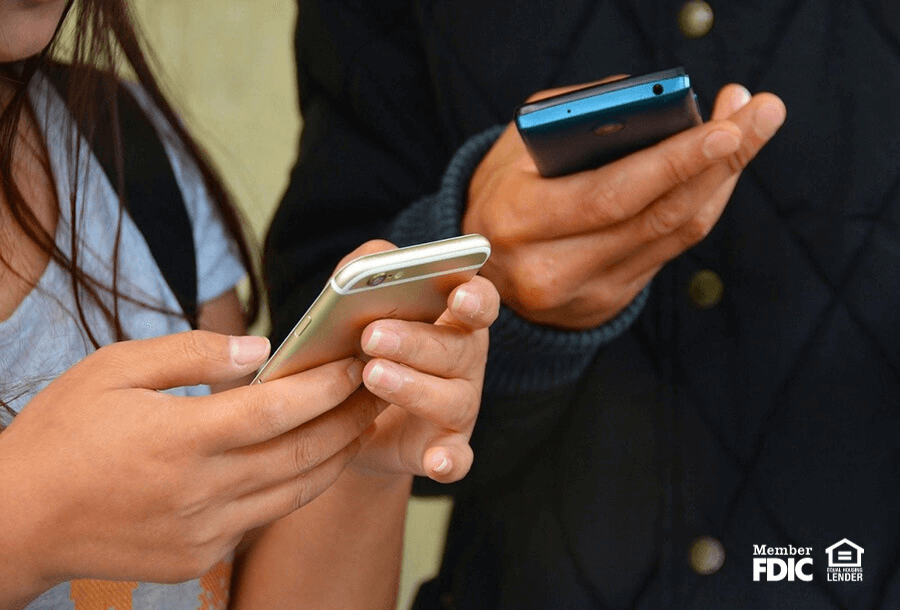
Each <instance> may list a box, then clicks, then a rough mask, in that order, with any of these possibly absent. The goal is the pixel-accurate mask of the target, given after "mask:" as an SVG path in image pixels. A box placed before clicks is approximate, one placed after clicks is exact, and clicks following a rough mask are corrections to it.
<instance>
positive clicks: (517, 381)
mask: <svg viewBox="0 0 900 610" xmlns="http://www.w3.org/2000/svg"><path fill="white" fill-rule="evenodd" d="M502 131H503V126H497V127H493V128H491V129H489V130H487V131H484V132H482V133H480V134H478V135H476V136H473V137H472V138H470V139H469V140H468V141H467V142H466V143H465V144H464V145H463V146H462V147H461V148H460V149H459V150H458V151H457V153H456V154H455V156H454V157H453V159H452V160H451V162H450V164H449V166H448V168H447V171H446V173H445V174H444V177H443V180H442V182H441V188H440V190H439V191H438V192H437V193H435V194H433V195H430V196H428V197H424V198H422V199H420V200H419V201H417V202H416V203H414V204H413V205H411V206H410V207H408V208H407V209H406V210H405V211H403V212H402V213H401V214H400V215H399V216H398V217H397V219H396V220H395V221H394V224H393V226H392V227H391V230H390V235H389V239H391V241H393V242H394V243H395V244H397V245H400V246H402V245H408V244H414V243H420V242H424V241H430V240H434V239H443V238H447V237H453V236H455V235H459V233H460V226H461V223H462V211H463V208H464V206H465V200H466V192H467V190H468V185H469V180H470V178H471V176H472V173H473V172H474V171H475V167H476V166H477V165H478V163H479V162H480V161H481V159H482V158H483V157H484V155H485V154H486V153H487V151H488V150H489V149H490V147H491V146H492V145H493V143H494V141H495V140H496V139H497V138H498V137H499V136H500V133H501V132H502ZM648 294H649V287H648V288H645V289H644V290H643V291H642V292H641V293H639V294H638V296H637V297H636V298H635V299H634V301H632V302H631V303H630V304H629V305H628V306H627V307H626V308H625V309H624V310H623V311H622V312H621V313H619V315H618V316H617V317H615V318H613V319H612V320H610V321H609V322H607V323H605V324H603V325H601V326H599V327H596V328H593V329H589V330H586V331H566V330H558V329H553V328H548V327H544V326H539V325H536V324H532V323H531V322H528V321H526V320H525V319H523V318H522V317H521V316H519V315H517V314H516V313H515V312H513V311H512V310H511V309H509V308H508V307H505V306H501V308H500V316H499V317H498V319H497V321H496V322H495V323H494V325H493V326H492V327H491V348H490V353H489V356H488V367H487V373H486V378H485V392H486V393H489V394H494V395H500V396H503V395H521V394H526V393H530V392H541V391H545V390H548V389H551V388H554V387H558V386H561V385H566V384H571V383H573V382H574V381H575V380H576V379H578V377H580V376H581V375H582V374H583V373H584V371H585V369H586V368H587V366H588V364H589V363H590V361H591V359H592V358H593V357H594V354H595V353H596V351H597V350H598V349H599V348H601V347H602V346H604V345H606V344H607V343H609V342H610V341H612V340H613V339H615V338H616V337H618V336H619V335H620V334H621V333H622V332H624V331H625V330H626V329H627V328H628V327H629V326H631V324H632V323H633V322H634V320H635V319H636V318H637V316H638V314H640V312H641V310H642V309H643V307H644V305H645V304H646V302H647V296H648Z"/></svg>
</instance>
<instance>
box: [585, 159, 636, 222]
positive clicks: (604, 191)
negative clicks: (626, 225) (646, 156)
mask: <svg viewBox="0 0 900 610" xmlns="http://www.w3.org/2000/svg"><path fill="white" fill-rule="evenodd" d="M625 181H626V174H625V172H624V170H620V171H619V172H618V173H617V174H615V175H613V177H612V178H610V179H608V180H597V181H595V182H594V183H593V184H592V186H591V189H590V191H589V192H588V193H587V196H586V197H583V198H581V200H580V202H579V204H578V207H579V213H580V214H581V215H582V217H583V218H584V219H585V222H586V224H588V225H589V226H608V225H614V224H618V223H620V222H622V221H624V220H627V219H628V216H629V214H628V210H627V209H626V208H625V206H624V205H623V201H622V197H623V192H624V191H623V188H622V186H623V184H624V183H625Z"/></svg>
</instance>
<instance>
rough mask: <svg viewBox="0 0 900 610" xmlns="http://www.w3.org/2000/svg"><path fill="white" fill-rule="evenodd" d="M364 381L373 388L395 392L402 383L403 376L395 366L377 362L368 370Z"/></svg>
mask: <svg viewBox="0 0 900 610" xmlns="http://www.w3.org/2000/svg"><path fill="white" fill-rule="evenodd" d="M366 383H367V385H369V386H370V387H372V388H373V389H377V390H381V391H382V392H388V393H391V392H396V391H397V390H399V389H400V386H402V385H403V376H402V375H401V374H400V371H398V370H397V369H396V368H394V367H392V366H385V365H383V364H381V363H380V362H378V363H376V364H375V366H373V367H372V369H371V370H370V371H369V376H368V377H366Z"/></svg>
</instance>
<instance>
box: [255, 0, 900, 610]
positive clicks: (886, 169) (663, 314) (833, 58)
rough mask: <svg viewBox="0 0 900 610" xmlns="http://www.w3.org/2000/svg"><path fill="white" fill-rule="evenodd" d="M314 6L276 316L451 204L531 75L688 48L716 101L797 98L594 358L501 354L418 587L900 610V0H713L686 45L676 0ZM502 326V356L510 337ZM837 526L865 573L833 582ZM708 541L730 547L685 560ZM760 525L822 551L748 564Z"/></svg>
mask: <svg viewBox="0 0 900 610" xmlns="http://www.w3.org/2000/svg"><path fill="white" fill-rule="evenodd" d="M301 4H302V6H301V22H300V27H299V28H298V36H297V44H298V59H299V64H298V75H299V80H300V93H301V99H302V104H303V106H302V111H303V114H304V119H305V132H304V136H303V143H302V152H301V155H302V156H301V162H300V163H299V164H298V166H297V167H296V168H295V170H294V173H293V176H292V182H291V187H290V189H289V191H288V193H287V194H286V197H285V201H284V203H283V205H282V207H281V209H280V210H279V212H278V215H277V216H276V218H275V222H274V224H273V229H272V233H271V235H270V238H269V241H268V244H267V247H268V249H267V257H268V258H267V267H266V274H267V280H268V283H269V287H270V290H271V291H272V305H273V320H274V322H275V334H276V335H283V334H284V333H285V332H286V330H287V329H288V328H289V327H290V324H292V323H293V321H294V320H295V319H296V317H297V315H298V314H299V313H300V310H302V307H303V304H304V303H306V302H308V301H309V300H310V299H311V298H312V296H314V294H315V292H316V291H317V290H318V289H319V287H320V285H321V280H322V277H324V274H325V273H327V272H328V271H329V270H330V269H331V267H332V265H333V264H334V262H335V261H336V260H337V258H339V257H340V256H342V255H343V254H345V253H346V252H347V251H349V250H350V249H351V248H352V247H354V246H355V245H357V244H358V243H359V242H360V241H362V240H364V239H367V238H369V237H373V236H391V237H392V238H395V239H398V240H399V239H401V238H402V234H403V229H402V228H398V227H401V225H403V222H406V223H407V224H408V223H409V222H410V220H409V218H406V220H404V219H403V216H402V215H401V217H399V219H398V218H397V217H396V215H397V214H398V213H400V212H401V211H403V214H406V215H409V214H412V212H411V211H410V210H413V208H414V207H415V206H413V207H410V206H411V204H412V202H415V201H419V202H420V203H418V204H416V205H424V206H426V207H427V206H428V205H431V206H436V205H444V204H443V203H442V202H443V201H444V200H443V199H441V198H436V199H435V198H433V197H432V199H429V196H430V195H433V194H434V193H436V192H438V190H439V186H440V183H441V180H442V176H443V175H444V173H445V169H446V167H447V165H448V163H449V162H450V159H451V157H452V156H453V155H454V153H455V152H456V151H457V150H458V149H459V148H460V147H464V145H465V143H466V142H467V141H469V139H470V138H471V137H472V136H473V135H475V134H478V133H480V132H482V131H483V130H485V129H487V128H490V127H492V126H494V125H498V124H503V123H507V122H508V121H509V120H510V118H511V115H512V110H513V108H514V107H515V106H516V105H517V104H518V103H520V102H521V101H522V100H523V99H524V98H525V97H526V96H527V95H529V94H530V93H532V92H534V91H537V90H540V89H544V88H548V87H551V86H557V85H565V84H573V83H581V82H587V81H593V80H597V79H599V78H602V77H604V76H607V75H610V74H618V73H634V74H637V73H644V72H648V71H651V70H655V69H663V68H668V67H672V66H676V65H683V66H685V67H686V69H687V71H688V73H689V74H690V75H691V77H692V81H693V84H694V88H695V90H696V91H697V93H698V95H699V99H700V103H701V107H702V109H703V112H704V115H705V116H708V115H709V110H710V107H711V103H712V100H713V96H714V95H715V93H716V91H717V90H718V89H719V88H720V87H721V86H722V85H724V84H726V83H728V82H740V83H743V84H745V85H746V86H747V87H748V88H749V89H751V91H759V90H768V91H772V92H774V93H776V94H778V95H779V96H781V97H782V99H783V100H784V101H785V103H786V105H787V108H788V119H787V122H786V124H785V125H784V127H783V128H782V130H781V132H780V133H779V135H778V136H776V138H775V139H774V140H773V141H772V142H771V143H770V145H769V146H768V147H766V149H765V150H764V151H763V152H762V154H761V155H760V156H759V157H758V158H757V159H756V160H755V161H754V162H753V163H752V164H751V166H750V168H749V169H748V170H747V172H745V175H744V176H743V177H742V179H741V181H740V182H739V184H738V187H737V190H736V193H735V195H734V197H733V198H732V200H731V202H730V203H729V205H728V207H727V209H726V211H725V214H724V216H723V217H722V219H721V221H720V222H719V223H718V225H717V226H716V228H715V229H714V231H713V232H712V234H711V235H710V236H709V238H708V239H706V240H705V241H704V242H702V243H701V244H700V245H698V246H696V247H695V248H693V249H691V250H690V251H689V252H688V253H687V254H685V255H683V256H681V257H680V258H678V259H677V260H675V261H673V262H672V263H671V264H669V265H668V266H667V267H666V268H665V269H664V270H663V271H662V272H661V273H660V275H659V276H658V277H657V278H656V279H655V280H654V282H653V284H652V287H651V291H650V298H649V301H648V302H647V305H646V307H645V308H644V309H643V312H642V313H641V315H640V317H639V318H638V319H637V320H636V321H635V322H634V324H632V325H631V327H630V328H629V329H628V330H627V331H626V332H624V333H623V334H621V335H620V336H619V337H618V338H616V339H615V340H613V341H611V342H609V343H608V344H606V345H605V346H603V347H602V348H600V349H596V346H594V348H592V349H591V350H590V352H589V354H590V355H593V359H590V358H586V359H585V360H584V364H583V365H582V368H585V367H586V368H587V370H586V372H585V373H584V374H583V375H580V377H579V378H578V379H571V378H566V375H565V374H564V373H560V374H556V373H553V374H551V373H546V374H545V375H543V376H542V375H541V374H538V375H537V380H538V382H542V383H538V384H537V386H534V383H535V379H534V376H532V379H531V380H530V381H529V383H531V384H532V385H531V386H529V387H530V388H531V389H530V390H529V391H527V392H525V391H518V392H517V391H516V388H517V387H518V388H519V390H523V388H524V387H525V385H519V386H517V385H516V383H517V381H516V378H515V376H514V375H512V374H510V375H509V376H508V377H504V375H505V373H504V372H503V371H499V370H491V371H489V374H488V379H489V382H490V383H489V386H488V387H487V388H486V393H485V402H484V406H483V408H482V416H481V418H480V420H479V425H478V428H477V430H476V435H475V438H474V439H473V443H474V445H475V454H476V465H475V468H474V469H473V472H472V473H471V476H470V477H469V478H468V479H467V480H466V481H464V482H463V483H462V484H460V485H458V486H456V487H455V488H453V489H452V491H454V492H455V493H456V494H457V504H456V510H455V513H454V517H453V522H452V524H451V530H450V533H449V540H448V546H447V549H446V553H445V558H444V564H443V567H442V569H441V573H440V575H439V576H438V578H437V579H436V580H435V581H433V582H432V583H430V584H429V585H427V586H426V587H425V588H424V589H423V590H422V592H421V594H420V598H419V603H420V604H421V605H422V607H461V608H501V607H502V608H594V607H597V608H604V607H616V608H620V607H638V608H769V607H771V608H838V607H840V608H900V394H898V390H900V2H896V0H867V1H863V0H855V1H851V0H787V1H783V0H773V1H771V2H758V1H754V2H751V1H749V0H727V1H726V0H720V1H719V2H714V3H712V4H713V10H714V12H715V24H714V26H713V29H712V31H711V32H710V33H709V34H708V35H706V36H704V37H702V38H699V39H687V38H685V37H684V36H683V35H682V34H681V33H680V31H679V28H678V16H677V15H678V10H679V8H680V6H681V3H680V2H659V1H650V0H641V1H636V2H625V1H624V0H606V1H599V2H582V1H569V2H566V1H561V0H544V1H522V0H519V1H517V2H512V1H509V2H497V1H494V2H491V1H490V0H488V1H485V0H478V1H471V0H454V1H452V2H451V1H448V2H437V1H430V2H425V1H423V2H411V3H406V2H399V1H396V0H382V1H380V2H362V1H359V2H347V1H344V2H338V1H337V0H321V1H320V2H309V1H306V0H304V1H303V2H302V3H301ZM476 161H477V159H476ZM423 198H424V199H423ZM422 201H424V202H425V203H424V204H422V203H421V202H422ZM404 210H405V211H404ZM420 224H426V223H420ZM427 229H428V227H426V229H424V230H425V231H426V232H425V233H422V235H421V236H426V235H427ZM440 236H441V235H434V237H440ZM701 271H702V272H704V273H703V274H701V275H699V276H698V275H697V274H698V272H701ZM710 272H711V273H710ZM704 277H706V278H713V280H715V279H719V280H720V281H721V284H720V286H721V287H722V288H723V292H722V293H721V294H720V295H717V294H716V292H715V290H714V288H715V285H716V282H715V281H713V283H712V284H711V285H712V286H713V292H712V293H709V292H708V290H709V288H708V287H709V286H710V284H706V286H707V293H706V294H705V296H704V294H702V293H703V290H702V288H703V286H704V284H702V282H700V279H701V278H704ZM698 282H700V283H698ZM692 285H693V286H694V290H693V292H692V290H691V286H692ZM698 288H701V290H700V293H701V294H699V296H698V292H697V289H698ZM692 295H693V297H692ZM698 303H699V305H698ZM499 333H500V331H497V335H498V336H497V337H495V338H496V339H497V342H496V345H497V346H498V347H496V348H495V347H492V349H496V350H497V351H498V354H497V357H494V355H493V354H492V363H493V364H492V366H495V365H496V363H497V362H499V360H498V357H499V356H500V355H502V354H499V352H500V351H502V350H503V349H504V346H506V345H509V344H511V343H514V342H513V341H512V340H511V338H510V336H508V335H509V333H507V335H504V336H503V337H500V336H499ZM512 339H517V340H518V341H519V342H520V345H521V346H523V349H524V348H525V347H526V346H528V345H529V337H528V336H527V334H524V333H523V334H522V336H520V337H513V338H512ZM573 341H574V342H575V343H576V344H577V338H575V339H573ZM492 345H494V344H492ZM569 347H570V348H571V345H570V346H569ZM572 349H574V348H572ZM563 351H564V350H563ZM511 357H512V356H511ZM547 370H549V369H547ZM573 370H575V371H576V373H578V372H580V370H578V369H577V367H576V368H575V369H573ZM545 377H546V378H545ZM491 380H493V381H491ZM523 384H524V382H523ZM421 491H424V492H430V493H437V492H440V491H442V490H439V489H434V488H429V486H428V485H422V486H421ZM443 491H446V490H443ZM702 537H708V538H702ZM845 538H846V539H848V540H850V541H852V542H853V543H855V544H856V545H858V546H859V547H861V548H862V549H864V553H863V554H862V559H861V567H862V574H863V577H862V581H861V582H859V581H854V582H832V581H831V580H829V578H830V577H829V575H828V572H827V570H828V567H829V563H828V555H827V554H826V551H827V549H828V548H829V547H831V546H832V545H834V544H835V543H838V542H840V541H842V540H843V539H845ZM709 539H715V540H717V541H719V542H720V543H721V545H722V548H723V549H724V552H725V559H724V563H722V564H721V566H720V567H718V569H717V570H715V571H713V573H711V574H706V575H701V574H698V573H697V572H696V571H695V570H694V569H692V564H691V561H690V558H691V550H692V549H693V550H694V551H697V550H698V549H702V548H703V547H702V546H700V547H698V546H697V544H698V540H709ZM700 544H702V543H700ZM754 545H765V546H772V547H790V546H793V547H811V548H812V554H811V555H810V557H811V558H812V559H813V563H812V568H811V570H808V571H809V572H811V573H812V575H813V578H812V581H811V582H805V581H802V580H794V581H788V580H787V579H785V580H782V581H778V582H765V579H764V578H763V579H762V580H760V581H759V582H755V581H754V579H753V573H754V570H753V563H754ZM783 559H787V558H786V557H784V558H783ZM710 571H712V570H710Z"/></svg>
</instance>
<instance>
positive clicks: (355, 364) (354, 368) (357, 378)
mask: <svg viewBox="0 0 900 610" xmlns="http://www.w3.org/2000/svg"><path fill="white" fill-rule="evenodd" d="M365 366H366V365H365V364H363V363H362V361H360V360H357V359H356V358H353V359H352V360H351V361H350V364H349V366H347V376H348V377H349V378H350V381H351V382H353V385H359V384H361V383H362V376H363V368H365Z"/></svg>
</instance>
